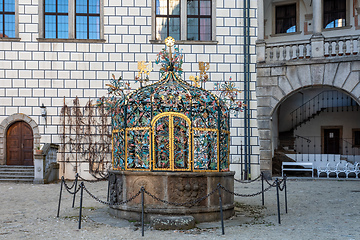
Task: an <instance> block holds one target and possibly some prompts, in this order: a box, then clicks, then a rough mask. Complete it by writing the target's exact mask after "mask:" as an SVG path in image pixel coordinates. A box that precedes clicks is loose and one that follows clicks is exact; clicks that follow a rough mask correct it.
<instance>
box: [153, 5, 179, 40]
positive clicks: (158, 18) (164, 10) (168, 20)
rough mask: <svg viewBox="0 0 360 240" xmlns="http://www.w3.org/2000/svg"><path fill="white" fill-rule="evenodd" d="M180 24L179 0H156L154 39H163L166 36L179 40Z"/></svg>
mask: <svg viewBox="0 0 360 240" xmlns="http://www.w3.org/2000/svg"><path fill="white" fill-rule="evenodd" d="M180 26H181V22H180V0H156V1H155V31H156V34H155V38H156V40H164V39H165V38H167V37H168V36H172V37H173V38H174V39H175V40H180Z"/></svg>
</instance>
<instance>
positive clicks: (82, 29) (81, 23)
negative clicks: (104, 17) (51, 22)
mask: <svg viewBox="0 0 360 240" xmlns="http://www.w3.org/2000/svg"><path fill="white" fill-rule="evenodd" d="M75 8H76V10H75V38H77V39H100V0H76V2H75Z"/></svg>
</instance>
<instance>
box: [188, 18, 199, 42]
mask: <svg viewBox="0 0 360 240" xmlns="http://www.w3.org/2000/svg"><path fill="white" fill-rule="evenodd" d="M198 22H199V21H198V19H197V18H188V19H187V39H188V40H199V34H198V29H199V25H198Z"/></svg>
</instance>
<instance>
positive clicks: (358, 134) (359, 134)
mask: <svg viewBox="0 0 360 240" xmlns="http://www.w3.org/2000/svg"><path fill="white" fill-rule="evenodd" d="M352 132H353V147H360V129H353V131H352Z"/></svg>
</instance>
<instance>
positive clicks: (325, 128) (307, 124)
mask: <svg viewBox="0 0 360 240" xmlns="http://www.w3.org/2000/svg"><path fill="white" fill-rule="evenodd" d="M271 129H272V132H271V136H272V151H273V159H272V160H273V162H272V164H273V174H280V172H281V162H282V161H291V159H292V160H294V161H300V162H312V163H313V167H314V168H325V167H326V165H327V164H330V165H331V167H335V165H336V164H337V163H340V161H343V162H345V161H347V162H350V163H354V162H357V161H358V160H359V159H360V148H359V147H360V146H359V145H357V144H356V143H357V142H358V141H360V140H359V139H360V131H359V129H360V106H359V104H358V103H357V101H356V100H355V99H354V98H353V97H352V96H351V95H350V94H349V93H347V92H346V91H344V90H342V89H339V88H335V87H333V86H313V87H310V88H300V89H298V90H296V91H294V92H292V93H291V94H289V95H288V96H286V97H284V99H283V101H281V102H279V104H278V105H277V107H276V108H275V109H274V112H273V114H272V128H271ZM357 134H358V135H357ZM344 164H345V163H344Z"/></svg>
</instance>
